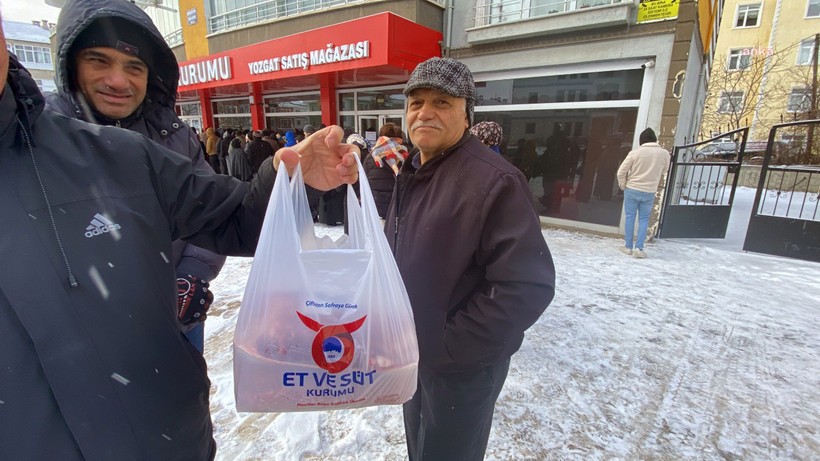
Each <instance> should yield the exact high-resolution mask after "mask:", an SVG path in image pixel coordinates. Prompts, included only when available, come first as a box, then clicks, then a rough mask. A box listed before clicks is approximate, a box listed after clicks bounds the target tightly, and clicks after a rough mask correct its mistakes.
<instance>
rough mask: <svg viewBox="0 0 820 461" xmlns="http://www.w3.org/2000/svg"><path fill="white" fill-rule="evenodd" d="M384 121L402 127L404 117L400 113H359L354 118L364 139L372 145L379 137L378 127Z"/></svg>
mask: <svg viewBox="0 0 820 461" xmlns="http://www.w3.org/2000/svg"><path fill="white" fill-rule="evenodd" d="M385 123H394V124H396V125H398V126H400V127H402V131H404V132H405V133H407V132H406V131H405V129H404V117H403V116H401V115H359V116H358V117H357V120H356V127H357V128H358V133H360V134H361V135H362V136H363V137H364V139H365V140H366V141H367V143H368V144H370V147H373V144H375V143H376V139H378V137H379V128H381V127H382V126H383V125H384V124H385Z"/></svg>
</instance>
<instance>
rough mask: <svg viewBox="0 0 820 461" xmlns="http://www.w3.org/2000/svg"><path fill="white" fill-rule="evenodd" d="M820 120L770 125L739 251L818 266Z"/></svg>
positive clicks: (819, 231) (819, 258)
mask: <svg viewBox="0 0 820 461" xmlns="http://www.w3.org/2000/svg"><path fill="white" fill-rule="evenodd" d="M816 135H820V120H808V121H801V122H792V123H784V124H780V125H775V126H774V127H772V129H771V131H770V132H769V142H768V145H767V148H766V155H765V157H764V159H763V164H762V166H761V171H760V181H759V183H758V188H757V193H756V194H755V201H754V205H753V208H752V216H751V219H750V220H749V228H748V230H747V232H746V241H745V243H744V245H743V249H744V250H747V251H756V252H760V253H768V254H773V255H779V256H788V257H793V258H798V259H805V260H809V261H818V262H820V136H816Z"/></svg>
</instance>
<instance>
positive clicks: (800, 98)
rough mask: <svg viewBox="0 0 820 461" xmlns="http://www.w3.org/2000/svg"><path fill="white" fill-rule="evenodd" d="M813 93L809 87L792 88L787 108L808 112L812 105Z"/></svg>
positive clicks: (793, 110) (790, 110) (788, 109)
mask: <svg viewBox="0 0 820 461" xmlns="http://www.w3.org/2000/svg"><path fill="white" fill-rule="evenodd" d="M810 103H811V95H810V94H809V90H808V88H792V92H791V94H789V102H788V104H786V110H787V111H789V112H808V111H809V108H810V106H811V104H810Z"/></svg>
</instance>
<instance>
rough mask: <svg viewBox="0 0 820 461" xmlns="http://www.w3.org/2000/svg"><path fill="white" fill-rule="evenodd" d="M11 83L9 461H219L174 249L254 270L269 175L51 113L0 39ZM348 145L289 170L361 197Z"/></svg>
mask: <svg viewBox="0 0 820 461" xmlns="http://www.w3.org/2000/svg"><path fill="white" fill-rule="evenodd" d="M0 24H2V22H0ZM0 82H2V86H0V146H2V148H0V163H2V164H3V168H0V190H2V193H0V221H2V222H3V231H2V232H0V258H2V260H3V264H1V265H0V338H2V339H1V340H0V341H2V345H3V346H2V347H0V370H3V379H0V402H2V403H0V427H2V428H3V429H2V430H0V459H3V460H12V459H59V460H63V461H80V460H89V459H116V460H183V459H186V460H187V459H196V460H207V459H214V456H215V451H216V444H215V442H214V439H213V428H212V424H211V419H210V414H209V408H208V399H209V387H210V383H209V381H208V377H207V374H206V370H205V361H204V360H203V358H202V354H200V353H199V352H197V351H196V349H194V347H193V346H192V345H191V344H190V343H189V342H188V341H186V340H185V339H184V337H183V335H181V334H180V332H179V326H178V324H177V318H176V316H175V315H174V312H173V311H174V308H173V307H174V306H175V305H176V303H177V301H176V298H177V287H176V283H175V282H174V270H175V268H174V267H173V265H172V264H171V260H170V255H171V252H172V249H171V248H172V241H174V240H176V239H179V238H185V239H186V240H188V241H190V242H192V243H194V244H196V245H197V246H199V247H201V248H207V249H209V250H210V251H214V252H218V253H220V254H231V255H245V256H250V255H252V254H253V252H254V250H255V247H256V242H257V241H258V238H259V232H260V230H261V226H262V221H263V219H264V214H265V210H266V208H267V202H268V200H269V199H270V193H271V189H272V187H273V182H274V178H275V172H274V171H273V165H272V163H273V162H266V165H265V166H263V168H262V169H261V171H260V174H259V175H258V177H257V178H255V180H254V181H253V182H252V183H243V182H240V181H237V180H236V179H234V178H231V177H229V176H224V175H215V174H213V172H207V171H205V170H203V169H197V168H195V167H194V165H193V164H192V162H191V160H190V159H189V158H188V157H186V156H183V155H180V154H178V153H175V152H173V151H170V150H168V149H166V148H164V147H162V146H160V145H159V144H157V143H155V142H153V141H151V140H150V139H148V138H147V137H145V136H142V135H139V134H137V133H134V132H132V131H127V130H122V129H118V128H114V127H109V126H103V125H95V124H89V123H86V122H83V121H80V120H76V119H74V118H71V117H64V116H62V115H59V114H56V113H54V112H50V111H45V110H43V108H44V104H45V103H44V99H43V95H42V94H41V93H40V91H39V89H38V88H37V84H36V83H35V82H34V80H33V79H32V77H31V75H30V74H29V73H28V71H27V70H26V69H25V68H24V67H23V66H21V65H20V63H19V62H18V61H17V59H16V58H15V57H13V56H11V57H10V56H9V53H8V51H7V48H6V41H5V37H4V35H3V33H2V30H1V29H0ZM341 138H342V129H341V128H339V127H329V128H327V129H326V130H324V131H319V132H317V133H315V134H314V135H313V136H311V139H310V140H309V141H308V142H306V143H303V144H302V145H300V146H296V148H294V149H286V150H284V149H283V152H281V153H280V160H281V161H282V162H284V163H285V165H286V167H287V168H288V169H289V170H293V169H294V168H295V167H296V165H297V164H299V163H301V165H302V168H303V171H304V178H305V182H307V183H308V184H311V185H312V186H313V187H317V188H319V189H332V188H335V187H337V186H338V185H339V184H340V183H342V182H347V183H353V182H355V181H356V180H357V175H356V171H357V167H356V160H355V158H354V155H355V150H356V148H355V147H354V146H350V145H347V144H341ZM300 155H301V157H300Z"/></svg>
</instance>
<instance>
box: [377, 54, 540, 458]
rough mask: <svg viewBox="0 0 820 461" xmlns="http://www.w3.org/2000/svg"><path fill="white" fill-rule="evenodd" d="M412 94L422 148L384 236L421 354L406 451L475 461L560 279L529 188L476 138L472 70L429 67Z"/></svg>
mask: <svg viewBox="0 0 820 461" xmlns="http://www.w3.org/2000/svg"><path fill="white" fill-rule="evenodd" d="M404 94H405V96H407V112H406V115H407V124H408V127H409V135H410V138H411V140H412V141H413V144H414V145H415V148H414V150H413V151H412V152H411V153H410V157H409V158H408V159H407V160H406V161H405V162H404V163H403V165H402V168H401V170H400V172H399V175H398V176H397V178H396V181H397V182H396V191H395V193H394V194H393V200H392V201H391V202H390V207H389V209H388V212H387V215H388V218H387V226H386V235H387V239H388V241H389V243H390V246H391V248H392V249H393V252H394V254H395V257H396V262H397V264H398V267H399V270H400V271H401V275H402V278H403V280H404V283H405V286H406V287H407V293H408V295H409V297H410V303H411V305H412V306H413V314H414V318H415V323H416V333H417V334H418V343H419V377H418V390H417V392H416V394H415V396H414V397H413V398H412V399H411V400H410V401H409V402H407V403H405V404H404V427H405V431H406V436H407V450H408V454H409V458H410V460H411V461H439V460H448V461H458V460H468V461H477V460H481V459H483V457H484V452H485V450H486V448H487V440H488V438H489V434H490V428H491V426H492V419H493V410H494V407H495V402H496V399H497V398H498V395H499V393H500V392H501V388H502V386H503V385H504V381H505V380H506V377H507V371H508V369H509V366H510V358H511V356H512V354H513V353H515V352H516V351H517V350H518V348H519V347H520V346H521V342H522V341H523V339H524V332H525V331H526V330H527V329H528V328H529V327H530V326H531V325H532V324H533V323H535V321H536V320H538V318H539V317H540V316H541V314H542V312H544V310H545V309H546V308H547V306H548V305H549V304H550V302H551V301H552V298H553V296H554V294H555V269H554V267H553V262H552V257H551V255H550V251H549V248H548V247H547V244H546V242H545V241H544V236H543V235H542V233H541V224H540V221H539V217H538V214H537V213H536V211H535V204H534V202H533V199H532V194H531V193H530V192H529V188H528V187H527V180H526V178H524V176H523V175H522V174H521V172H520V171H518V170H517V169H516V168H515V167H514V166H512V165H511V164H510V163H509V162H507V161H506V160H504V159H503V158H502V157H501V156H499V155H494V154H493V152H492V151H491V150H490V149H489V148H487V147H486V146H484V145H483V144H482V143H481V141H479V140H478V138H476V137H475V136H473V135H471V134H470V133H469V131H468V130H469V128H470V126H471V125H472V119H473V107H474V105H475V84H474V81H473V76H472V73H471V72H470V70H469V69H468V68H467V67H466V66H465V65H464V64H462V63H460V62H458V61H455V60H452V59H449V58H431V59H428V60H427V61H424V62H423V63H421V64H419V65H418V66H417V67H416V69H415V70H414V71H413V73H412V74H411V76H410V79H409V80H408V82H407V84H406V86H405V88H404Z"/></svg>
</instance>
